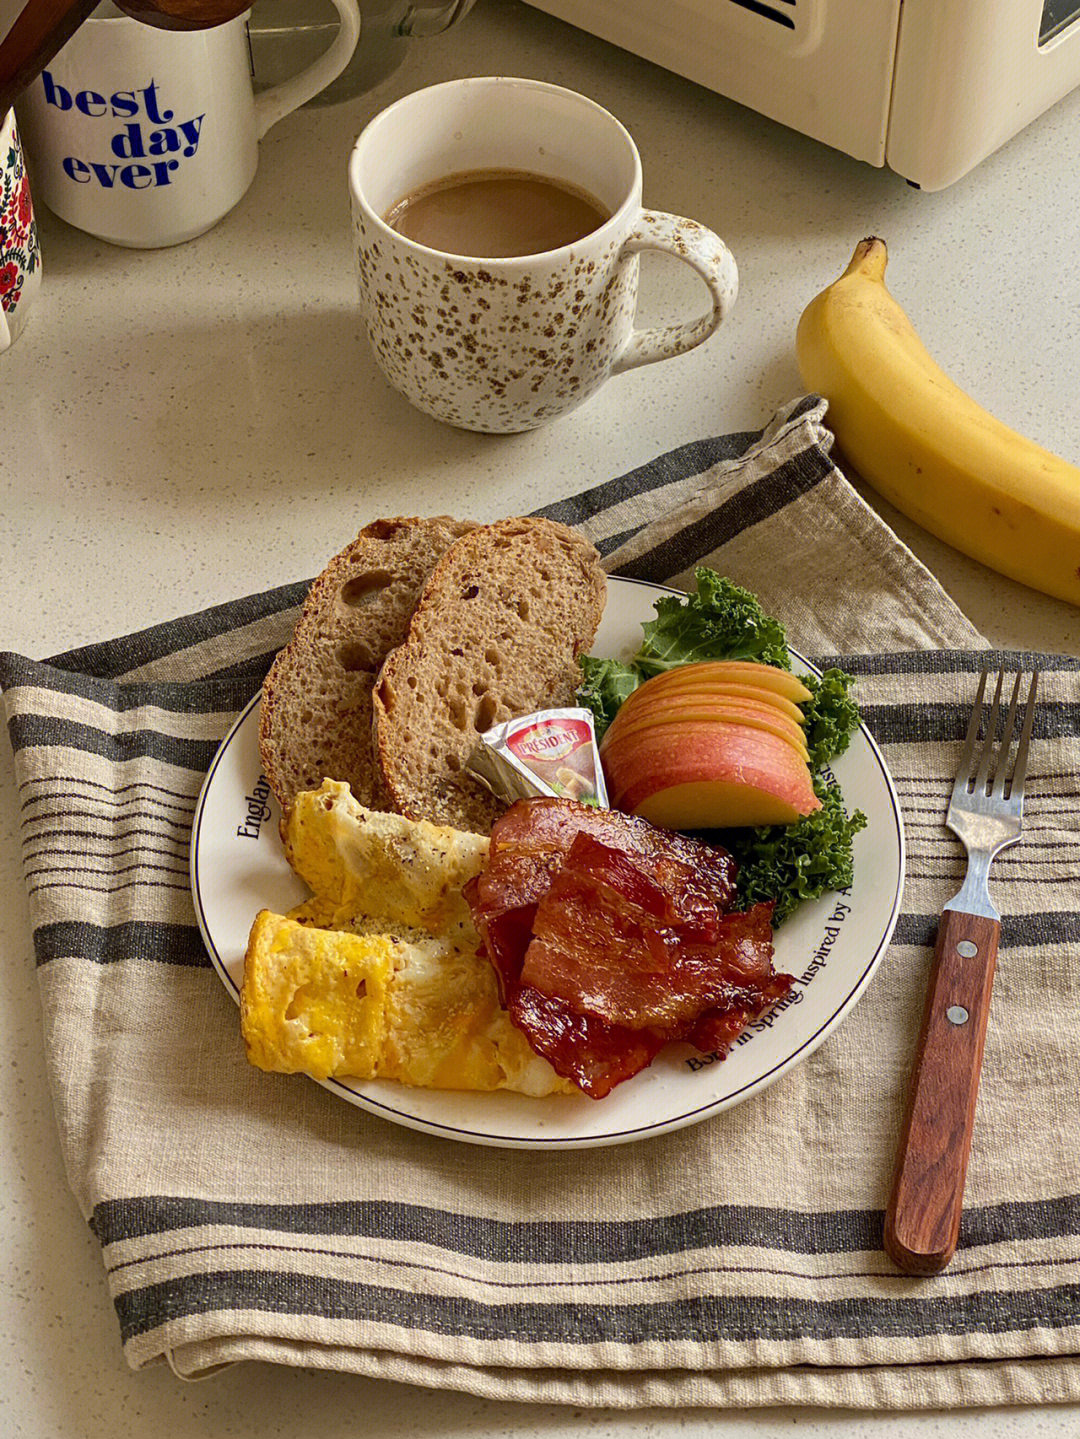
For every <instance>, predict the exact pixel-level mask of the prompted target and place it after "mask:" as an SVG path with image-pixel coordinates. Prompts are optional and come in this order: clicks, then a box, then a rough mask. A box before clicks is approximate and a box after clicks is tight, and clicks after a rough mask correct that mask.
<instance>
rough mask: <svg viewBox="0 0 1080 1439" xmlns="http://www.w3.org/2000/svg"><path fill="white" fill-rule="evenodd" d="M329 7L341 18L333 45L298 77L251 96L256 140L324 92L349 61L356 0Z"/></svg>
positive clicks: (356, 26)
mask: <svg viewBox="0 0 1080 1439" xmlns="http://www.w3.org/2000/svg"><path fill="white" fill-rule="evenodd" d="M333 5H334V9H335V10H336V11H337V12H338V15H339V16H340V17H341V24H340V26H339V27H338V32H337V34H336V35H335V36H334V39H333V43H332V44H330V45H328V46H327V48H326V50H325V51H324V52H323V53H322V54H321V55H320V56H319V58H318V59H317V60H313V61H312V62H311V64H310V65H308V66H307V68H306V69H304V70H301V71H300V73H299V74H298V75H291V76H290V77H289V79H288V80H282V82H281V84H280V85H275V86H273V88H272V89H270V90H264V91H263V92H262V94H261V95H256V96H255V137H256V139H258V140H261V139H262V137H263V136H264V135H265V134H266V132H267V130H269V129H270V126H271V125H276V124H277V122H278V121H279V120H283V119H284V118H285V116H286V115H291V114H292V112H293V111H294V110H298V109H299V108H300V106H301V105H304V104H306V103H307V102H308V100H310V99H311V98H312V97H313V96H315V95H317V94H318V93H319V91H320V90H325V89H326V87H327V85H329V84H330V82H331V80H336V79H337V77H338V76H339V75H340V74H341V72H342V70H344V69H345V66H346V65H347V64H348V63H349V61H350V60H351V59H352V57H353V52H354V50H355V49H356V46H357V44H358V43H359V40H360V9H359V6H358V4H357V0H333Z"/></svg>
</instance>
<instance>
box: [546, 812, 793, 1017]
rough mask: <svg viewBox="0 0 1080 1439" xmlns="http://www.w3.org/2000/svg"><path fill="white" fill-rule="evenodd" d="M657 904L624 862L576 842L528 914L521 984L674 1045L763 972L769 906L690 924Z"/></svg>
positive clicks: (660, 896) (586, 840)
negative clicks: (652, 1031)
mask: <svg viewBox="0 0 1080 1439" xmlns="http://www.w3.org/2000/svg"><path fill="white" fill-rule="evenodd" d="M631 876H632V878H631ZM664 900H665V895H664V891H663V890H662V889H660V888H659V886H657V885H654V884H651V883H650V881H649V879H648V877H647V876H646V875H644V874H642V873H641V871H640V870H637V869H636V868H635V867H634V865H633V864H632V863H631V862H630V861H629V860H628V859H627V858H626V856H624V855H620V854H618V853H617V852H616V851H613V850H609V849H608V848H607V847H606V846H605V845H602V844H599V843H598V842H597V841H596V840H594V839H591V838H590V837H589V836H588V835H579V836H578V837H577V838H576V839H575V840H574V843H573V845H572V846H571V849H570V853H569V855H568V856H567V859H566V862H565V863H564V865H563V868H562V869H561V870H560V871H559V873H558V874H557V875H556V876H555V878H554V880H553V881H552V883H551V887H550V889H549V890H548V892H547V894H546V895H545V896H544V898H543V899H542V900H541V901H540V904H539V906H538V908H537V911H536V917H535V919H534V921H533V939H532V943H531V944H530V945H529V948H528V951H527V953H526V956H525V961H524V964H523V967H522V971H521V982H522V983H523V984H531V985H533V986H534V987H535V988H536V989H539V990H541V991H542V992H543V993H545V994H550V995H554V996H556V997H558V998H560V999H562V1000H564V1001H565V1003H566V1004H567V1005H569V1006H570V1007H571V1008H573V1009H575V1010H577V1011H578V1012H584V1013H588V1014H592V1015H596V1016H598V1017H599V1018H601V1019H605V1020H607V1021H608V1022H609V1023H611V1024H618V1025H623V1026H625V1027H627V1028H630V1029H646V1028H652V1027H659V1028H662V1029H663V1030H664V1031H665V1032H666V1033H668V1034H669V1035H671V1036H672V1037H674V1036H675V1035H677V1034H679V1032H680V1031H681V1030H682V1029H683V1028H684V1027H685V1025H686V1023H687V1022H688V1021H693V1020H695V1019H697V1017H698V1016H699V1015H701V1014H702V1013H704V1011H705V1010H707V1009H713V1008H716V1007H718V1006H724V1007H726V1006H728V1005H729V1004H730V1003H732V1001H733V1000H734V999H735V997H736V992H737V991H738V990H739V989H740V988H742V987H743V985H744V984H745V983H746V982H747V981H749V980H750V979H751V977H752V976H753V975H754V974H757V973H760V972H762V970H765V971H769V970H771V956H772V925H771V923H770V920H771V914H772V907H771V906H770V905H756V906H755V907H754V908H753V909H752V910H750V911H748V912H747V913H746V914H728V915H723V916H721V915H718V914H716V912H715V909H714V911H713V914H712V916H711V922H710V923H708V924H701V925H699V924H695V923H693V922H690V921H688V920H687V919H685V918H683V917H681V916H679V915H677V914H673V913H672V912H671V906H670V904H668V905H667V906H665V905H664ZM643 901H644V903H643Z"/></svg>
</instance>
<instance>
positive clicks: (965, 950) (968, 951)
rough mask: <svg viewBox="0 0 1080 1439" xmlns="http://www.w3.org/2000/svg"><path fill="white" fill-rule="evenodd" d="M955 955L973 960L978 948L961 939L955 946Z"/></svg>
mask: <svg viewBox="0 0 1080 1439" xmlns="http://www.w3.org/2000/svg"><path fill="white" fill-rule="evenodd" d="M956 952H957V954H962V955H963V956H964V958H965V959H974V958H975V956H976V955H977V954H978V952H979V946H978V945H977V944H972V942H971V940H970V939H962V940H961V941H960V943H959V944H958V945H957V946H956Z"/></svg>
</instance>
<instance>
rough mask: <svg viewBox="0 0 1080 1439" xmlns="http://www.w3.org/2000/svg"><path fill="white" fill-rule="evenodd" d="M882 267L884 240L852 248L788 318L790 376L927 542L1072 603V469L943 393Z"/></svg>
mask: <svg viewBox="0 0 1080 1439" xmlns="http://www.w3.org/2000/svg"><path fill="white" fill-rule="evenodd" d="M887 259H888V254H887V251H886V249H885V242H884V241H883V240H879V239H876V238H872V239H868V240H862V241H860V242H859V244H858V245H857V246H856V248H855V254H854V256H853V257H852V260H851V264H850V265H849V266H848V267H847V269H846V270H845V271H844V273H843V274H842V275H841V276H840V278H839V279H838V280H836V281H835V282H834V283H833V284H831V285H830V286H829V287H828V288H827V289H825V290H823V291H822V292H821V294H820V295H817V296H816V297H815V298H814V299H813V300H811V301H810V303H809V305H807V307H806V309H805V310H804V311H803V314H802V318H801V319H800V321H799V328H798V334H797V336H796V342H795V349H796V354H797V357H798V361H799V369H800V371H801V373H802V377H803V381H804V383H805V384H806V385H807V386H808V387H809V388H810V389H813V390H816V391H817V392H818V393H819V394H821V395H824V396H825V398H826V399H827V400H828V402H829V414H828V419H829V424H830V426H831V428H832V429H833V431H834V433H835V435H836V438H837V441H838V443H839V445H840V448H841V450H842V451H843V452H844V454H845V455H846V456H847V458H848V459H849V460H850V461H851V463H852V465H853V466H854V467H855V469H856V470H857V471H858V473H859V474H860V475H861V476H862V477H863V479H865V480H866V481H867V483H868V484H870V485H872V486H873V487H874V489H876V490H877V491H878V492H879V493H880V494H881V495H883V496H884V498H885V499H886V500H888V501H889V502H890V503H891V504H893V505H895V506H896V508H897V509H898V510H900V511H901V512H902V513H903V514H905V515H907V516H908V517H909V518H910V519H912V520H915V521H916V523H917V524H920V525H922V527H923V528H924V529H926V530H929V531H930V533H931V534H934V535H937V536H938V537H939V538H940V539H943V540H945V541H947V542H948V543H949V544H951V545H954V546H955V547H956V548H957V549H958V550H962V551H963V552H964V553H965V554H967V555H971V556H972V557H973V558H974V559H977V560H981V561H982V563H983V564H985V565H989V566H990V567H991V568H992V569H994V570H997V571H998V572H999V573H1001V574H1003V575H1008V576H1009V577H1010V578H1011V579H1014V580H1019V581H1020V582H1021V583H1022V584H1025V585H1030V586H1031V587H1032V588H1033V589H1037V590H1041V591H1042V592H1043V593H1044V594H1048V595H1055V596H1057V598H1058V599H1063V600H1069V601H1070V602H1071V603H1072V604H1074V605H1080V468H1078V467H1077V466H1076V465H1073V464H1070V463H1069V462H1068V461H1067V460H1064V459H1062V458H1061V457H1060V456H1058V455H1054V454H1051V453H1050V451H1049V450H1044V449H1042V448H1040V446H1038V445H1036V444H1035V443H1034V442H1033V441H1031V440H1028V439H1025V438H1024V436H1023V435H1019V434H1017V433H1016V431H1015V430H1010V429H1009V428H1008V426H1007V425H1003V424H1002V423H1001V421H1000V420H996V419H994V417H993V415H990V414H988V413H987V411H986V410H984V409H982V408H981V406H979V405H977V404H976V403H975V401H974V400H973V399H971V398H970V396H968V395H965V394H964V392H963V390H961V389H959V388H958V387H957V386H956V385H954V384H953V382H952V381H951V380H950V379H949V378H948V376H947V375H946V374H945V373H944V371H942V370H941V369H940V368H939V367H938V365H937V364H936V363H935V362H934V360H933V359H931V357H930V355H929V354H928V353H927V351H926V350H925V349H924V348H923V345H922V342H921V341H920V339H919V337H918V335H917V334H916V333H915V330H914V329H913V327H912V325H911V322H910V321H909V320H908V318H907V316H906V315H905V314H904V312H903V310H902V309H901V308H900V306H899V305H898V304H897V303H896V301H895V300H894V299H893V298H892V296H891V295H890V294H889V292H888V290H887V289H886V288H885V265H886V261H887Z"/></svg>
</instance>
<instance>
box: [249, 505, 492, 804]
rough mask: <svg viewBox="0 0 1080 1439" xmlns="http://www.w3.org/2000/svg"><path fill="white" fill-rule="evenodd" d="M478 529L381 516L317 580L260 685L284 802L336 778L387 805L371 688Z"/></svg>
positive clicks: (275, 779) (274, 774)
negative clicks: (450, 560)
mask: <svg viewBox="0 0 1080 1439" xmlns="http://www.w3.org/2000/svg"><path fill="white" fill-rule="evenodd" d="M474 528H475V526H474V525H472V524H471V523H470V522H468V521H464V520H454V519H450V518H449V517H448V516H446V515H437V516H434V517H433V518H430V519H420V518H404V517H400V518H396V519H385V520H375V521H374V522H373V523H372V524H370V525H366V526H365V527H364V529H362V530H361V531H360V533H359V534H358V535H357V537H356V539H355V540H353V542H352V543H351V544H350V545H348V546H347V547H346V548H345V549H344V550H342V551H341V553H340V554H338V555H335V556H334V558H333V559H332V560H331V561H330V563H329V564H328V565H327V566H326V568H325V569H324V570H323V572H322V573H321V574H320V575H319V576H318V578H317V579H316V580H315V582H314V583H313V584H312V586H311V589H310V590H309V591H308V595H307V599H306V600H305V601H304V604H303V608H302V610H301V613H300V619H299V621H298V622H297V626H296V630H295V631H294V633H293V637H292V639H291V640H290V641H289V643H288V644H287V645H286V646H285V648H284V649H283V650H282V651H281V653H280V654H279V655H278V657H277V659H275V661H274V663H273V665H272V666H271V668H270V671H269V673H268V674H267V676H266V679H265V680H264V681H263V687H262V707H261V711H260V715H259V755H260V757H261V760H262V767H263V773H264V774H265V775H266V778H267V781H268V783H269V785H270V788H271V789H272V790H273V792H274V794H275V796H276V797H277V799H278V801H279V802H280V803H281V804H282V806H283V807H284V806H286V805H287V804H288V803H289V801H290V800H291V799H292V797H293V795H294V794H296V793H297V792H298V791H300V790H306V789H318V787H319V785H320V784H322V782H323V780H324V779H336V780H342V781H344V782H345V783H346V784H348V786H349V788H350V789H351V791H352V793H353V795H354V796H355V797H356V799H357V800H358V801H359V803H360V804H362V805H366V806H367V807H368V808H370V809H386V808H389V804H388V802H387V799H386V795H385V793H384V792H383V790H382V788H381V783H380V775H379V768H378V765H377V764H376V761H375V755H374V750H373V747H372V712H371V691H372V686H373V685H374V683H375V678H376V676H377V675H378V673H379V670H380V668H381V667H382V663H383V660H384V659H385V657H386V655H387V653H388V652H389V651H390V650H392V649H393V648H394V647H395V646H397V645H399V644H400V643H401V641H402V640H403V639H404V637H405V633H406V630H407V629H408V625H409V620H410V618H411V616H412V612H413V609H414V608H415V605H416V601H417V599H418V598H419V595H420V592H421V590H422V589H423V588H424V585H425V583H426V581H427V579H428V576H429V575H430V574H431V571H432V570H433V569H434V568H435V565H436V564H437V562H438V560H439V558H440V556H441V555H442V554H443V553H444V552H445V551H446V550H447V549H448V548H449V547H450V546H451V545H452V544H453V543H454V541H455V540H457V539H458V538H459V537H460V536H462V535H465V534H468V532H469V531H470V530H472V529H474Z"/></svg>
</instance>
